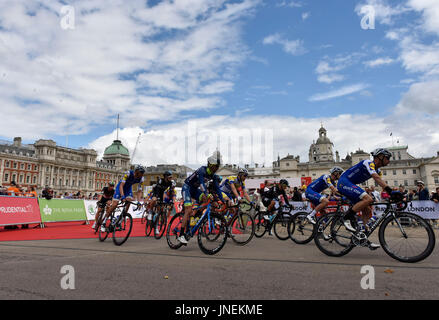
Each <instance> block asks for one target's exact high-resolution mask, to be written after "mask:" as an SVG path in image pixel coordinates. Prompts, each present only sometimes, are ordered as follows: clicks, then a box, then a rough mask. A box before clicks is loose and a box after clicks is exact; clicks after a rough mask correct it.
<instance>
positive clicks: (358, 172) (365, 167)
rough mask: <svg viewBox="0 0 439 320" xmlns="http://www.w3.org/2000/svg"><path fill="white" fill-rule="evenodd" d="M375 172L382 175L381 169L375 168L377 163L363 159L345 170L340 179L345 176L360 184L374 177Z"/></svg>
mask: <svg viewBox="0 0 439 320" xmlns="http://www.w3.org/2000/svg"><path fill="white" fill-rule="evenodd" d="M374 173H376V174H378V175H379V176H381V171H380V169H375V163H374V162H373V161H372V160H363V161H361V162H359V163H357V164H356V165H355V166H353V167H351V168H349V169H348V170H346V171H345V172H343V174H342V175H341V177H340V179H342V178H344V179H347V180H349V181H350V182H352V183H353V184H360V183H363V182H365V181H367V180H369V179H370V178H372V174H374Z"/></svg>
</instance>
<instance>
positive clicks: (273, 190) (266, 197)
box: [261, 184, 290, 207]
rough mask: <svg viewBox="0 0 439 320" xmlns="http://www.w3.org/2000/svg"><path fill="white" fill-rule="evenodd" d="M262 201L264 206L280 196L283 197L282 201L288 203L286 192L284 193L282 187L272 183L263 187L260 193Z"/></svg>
mask: <svg viewBox="0 0 439 320" xmlns="http://www.w3.org/2000/svg"><path fill="white" fill-rule="evenodd" d="M261 196H262V203H263V204H264V206H266V207H267V206H268V205H269V204H270V203H271V201H272V200H278V197H279V196H282V197H283V198H284V201H285V203H286V204H287V205H289V204H290V203H289V202H288V197H287V194H286V193H285V190H284V189H282V188H281V187H280V186H279V185H278V184H274V185H272V186H270V187H265V188H264V190H263V192H262V194H261Z"/></svg>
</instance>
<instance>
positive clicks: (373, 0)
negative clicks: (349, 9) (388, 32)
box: [355, 0, 410, 25]
mask: <svg viewBox="0 0 439 320" xmlns="http://www.w3.org/2000/svg"><path fill="white" fill-rule="evenodd" d="M364 6H372V7H373V9H374V11H375V19H376V20H377V21H378V22H380V23H382V24H386V25H391V24H393V22H394V19H395V17H398V16H400V15H401V14H403V13H405V12H408V11H409V10H410V9H409V8H407V7H406V6H405V5H404V4H398V5H394V6H392V5H390V4H389V3H388V1H387V0H366V1H363V2H362V3H360V4H358V5H357V6H356V7H355V12H356V13H357V14H358V15H359V16H363V13H362V12H361V8H363V7H364Z"/></svg>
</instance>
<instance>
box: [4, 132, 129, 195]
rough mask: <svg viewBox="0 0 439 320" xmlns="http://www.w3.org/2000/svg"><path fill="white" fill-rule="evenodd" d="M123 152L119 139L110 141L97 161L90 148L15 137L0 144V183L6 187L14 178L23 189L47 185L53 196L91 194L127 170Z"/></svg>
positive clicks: (126, 161)
mask: <svg viewBox="0 0 439 320" xmlns="http://www.w3.org/2000/svg"><path fill="white" fill-rule="evenodd" d="M117 147H120V148H121V149H120V150H116V149H117ZM127 151H128V150H127V149H126V148H125V147H123V146H122V144H121V143H120V141H114V142H113V144H112V145H111V146H110V147H108V148H107V149H106V153H104V157H103V160H99V161H98V160H97V152H96V151H95V150H92V149H83V148H80V149H71V148H66V147H62V146H58V145H57V144H56V142H55V141H53V140H44V139H40V140H38V141H36V142H35V143H34V144H30V145H25V144H22V141H21V138H19V137H16V138H14V142H13V143H9V142H3V143H0V177H1V184H2V185H3V186H9V185H10V184H11V182H12V181H15V182H16V183H18V184H19V185H20V186H21V187H24V188H26V187H31V186H32V187H36V189H37V191H38V192H41V190H42V189H43V188H44V187H46V186H49V187H51V188H52V189H53V190H54V193H56V194H57V195H60V194H65V193H66V192H67V193H77V192H78V191H81V193H82V194H84V195H89V194H90V193H91V194H94V193H96V192H99V191H101V190H102V188H103V187H104V186H105V185H106V184H107V183H108V182H110V181H115V182H117V181H119V180H120V178H121V177H122V173H123V172H124V171H125V170H127V169H129V154H128V152H127Z"/></svg>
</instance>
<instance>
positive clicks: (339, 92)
mask: <svg viewBox="0 0 439 320" xmlns="http://www.w3.org/2000/svg"><path fill="white" fill-rule="evenodd" d="M368 86H369V85H367V84H364V83H358V84H354V85H350V86H344V87H342V88H340V89H336V90H333V91H329V92H325V93H318V94H315V95H313V96H312V97H310V98H309V99H308V100H309V101H311V102H316V101H324V100H329V99H334V98H339V97H343V96H347V95H351V94H353V93H356V92H359V91H362V90H364V89H366V88H367V87H368Z"/></svg>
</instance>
